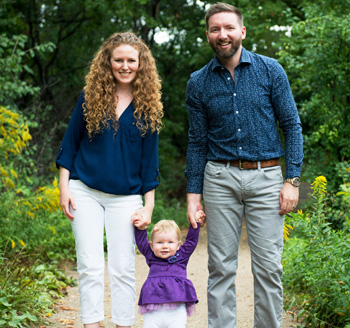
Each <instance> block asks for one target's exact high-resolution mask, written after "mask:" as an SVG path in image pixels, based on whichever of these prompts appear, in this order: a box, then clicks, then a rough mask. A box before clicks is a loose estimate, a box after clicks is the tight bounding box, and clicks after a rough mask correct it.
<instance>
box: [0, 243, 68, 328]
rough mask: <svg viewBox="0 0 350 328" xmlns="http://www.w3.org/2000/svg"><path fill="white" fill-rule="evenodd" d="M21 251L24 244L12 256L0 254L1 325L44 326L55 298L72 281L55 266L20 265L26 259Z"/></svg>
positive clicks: (63, 291)
mask: <svg viewBox="0 0 350 328" xmlns="http://www.w3.org/2000/svg"><path fill="white" fill-rule="evenodd" d="M2 246H3V245H2ZM2 248H3V247H2ZM5 250H6V247H5ZM22 251H24V246H23V247H22V249H21V252H19V253H18V254H17V255H16V256H15V257H14V258H13V259H11V260H9V259H7V258H4V257H2V256H0V278H1V280H0V326H1V327H33V326H34V327H39V326H42V325H45V326H47V325H48V320H47V318H48V317H49V316H50V315H51V312H52V310H53V309H52V305H53V302H54V299H57V298H61V297H63V294H64V293H65V288H66V287H67V284H70V285H72V284H74V282H72V281H70V280H68V279H66V278H65V277H64V276H63V274H62V272H60V271H58V270H57V269H56V268H55V267H52V266H48V265H44V264H38V263H33V264H31V265H23V263H26V262H27V261H28V259H27V258H26V257H25V255H24V253H22Z"/></svg>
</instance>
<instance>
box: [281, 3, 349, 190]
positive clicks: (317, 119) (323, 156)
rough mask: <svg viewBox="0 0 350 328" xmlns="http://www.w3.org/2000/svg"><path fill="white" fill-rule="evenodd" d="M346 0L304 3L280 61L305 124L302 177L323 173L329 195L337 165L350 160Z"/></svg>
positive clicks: (335, 176)
mask: <svg viewBox="0 0 350 328" xmlns="http://www.w3.org/2000/svg"><path fill="white" fill-rule="evenodd" d="M349 9H350V1H349V0H346V1H333V0H332V1H330V0H326V1H322V5H321V3H317V4H316V3H314V2H312V1H310V2H309V1H305V2H304V3H303V11H304V14H305V18H304V19H303V20H299V21H297V22H296V23H294V24H293V29H292V36H291V38H289V39H287V38H286V39H285V43H284V46H283V50H281V51H280V52H279V56H280V61H281V63H282V64H283V65H284V67H285V68H286V69H287V71H288V76H289V79H290V81H291V86H292V90H293V94H294V96H295V98H296V101H297V103H298V107H299V114H300V117H301V120H302V123H303V134H304V145H305V147H304V148H305V162H306V165H305V170H304V173H303V174H304V178H307V179H309V180H310V179H311V178H312V177H313V176H315V175H318V174H320V173H321V174H323V175H326V176H328V177H329V180H330V183H331V185H330V186H329V188H330V189H331V190H336V189H338V186H339V184H340V183H341V181H340V180H339V177H338V176H337V168H336V164H337V163H338V162H339V161H344V160H347V159H349V158H350V143H349V130H350V98H349V94H350V57H349V53H350V28H349V26H350V16H349V15H348V12H349Z"/></svg>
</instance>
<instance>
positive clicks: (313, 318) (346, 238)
mask: <svg viewBox="0 0 350 328" xmlns="http://www.w3.org/2000/svg"><path fill="white" fill-rule="evenodd" d="M326 184H327V181H326V178H325V177H323V176H320V177H318V178H316V179H315V181H314V183H313V186H312V188H313V195H312V197H313V209H312V211H310V212H309V213H308V212H304V213H303V212H302V211H298V213H297V214H294V213H293V214H292V224H293V225H294V227H295V231H294V234H296V235H297V236H296V237H294V238H291V239H289V240H288V242H286V244H285V247H284V256H283V265H284V274H283V281H284V287H285V291H286V293H287V294H288V297H287V299H288V300H289V302H287V305H286V307H287V309H292V308H293V306H296V307H297V308H299V309H300V311H299V313H298V319H300V320H301V321H302V323H303V325H302V327H345V326H346V325H347V324H350V277H349V270H350V260H349V259H350V248H349V243H350V225H349V226H347V227H346V228H345V229H344V230H340V231H339V230H333V229H332V227H331V223H330V222H329V218H328V215H327V203H326V200H327V188H326Z"/></svg>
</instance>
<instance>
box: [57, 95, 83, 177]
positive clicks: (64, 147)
mask: <svg viewBox="0 0 350 328" xmlns="http://www.w3.org/2000/svg"><path fill="white" fill-rule="evenodd" d="M84 101H85V100H84V92H82V93H81V95H80V97H79V100H78V102H77V105H76V106H75V109H74V112H73V114H72V117H71V119H70V121H69V125H68V128H67V130H66V133H65V135H64V137H63V141H62V144H61V147H60V149H59V150H58V153H57V157H56V166H57V168H59V167H60V166H62V167H64V168H66V169H67V170H68V171H71V170H72V166H73V163H74V158H75V156H76V154H77V152H78V150H79V147H80V142H81V140H82V138H83V136H84V131H85V126H86V124H85V120H84V115H83V103H84Z"/></svg>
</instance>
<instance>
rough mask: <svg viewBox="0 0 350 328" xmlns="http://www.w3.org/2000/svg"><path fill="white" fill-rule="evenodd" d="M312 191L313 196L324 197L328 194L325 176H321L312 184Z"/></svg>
mask: <svg viewBox="0 0 350 328" xmlns="http://www.w3.org/2000/svg"><path fill="white" fill-rule="evenodd" d="M311 189H312V190H313V193H312V194H313V195H317V194H319V195H324V194H325V193H326V192H327V179H326V178H325V177H324V176H323V175H320V176H319V177H317V178H316V179H315V181H314V182H313V183H312V184H311Z"/></svg>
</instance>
